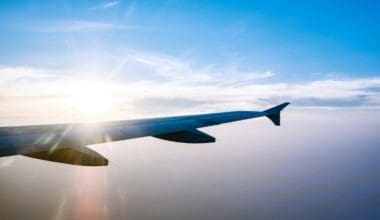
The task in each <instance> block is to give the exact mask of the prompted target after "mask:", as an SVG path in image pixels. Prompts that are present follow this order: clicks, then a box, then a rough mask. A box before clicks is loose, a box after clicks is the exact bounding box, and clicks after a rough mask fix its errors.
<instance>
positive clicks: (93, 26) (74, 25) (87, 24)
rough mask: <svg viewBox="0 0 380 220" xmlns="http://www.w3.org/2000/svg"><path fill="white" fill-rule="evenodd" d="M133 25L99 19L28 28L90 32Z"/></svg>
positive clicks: (119, 28)
mask: <svg viewBox="0 0 380 220" xmlns="http://www.w3.org/2000/svg"><path fill="white" fill-rule="evenodd" d="M130 28H133V27H127V26H122V25H117V24H112V23H104V22H97V21H75V20H74V21H53V22H49V23H44V24H39V25H35V26H33V27H28V28H26V30H28V31H33V32H46V33H54V32H81V31H83V32H90V31H109V30H127V29H130Z"/></svg>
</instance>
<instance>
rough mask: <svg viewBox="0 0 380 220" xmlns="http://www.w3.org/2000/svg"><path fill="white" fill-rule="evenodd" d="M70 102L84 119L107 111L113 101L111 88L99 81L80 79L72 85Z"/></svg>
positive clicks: (92, 117)
mask: <svg viewBox="0 0 380 220" xmlns="http://www.w3.org/2000/svg"><path fill="white" fill-rule="evenodd" d="M70 102H71V104H72V105H73V106H74V108H75V109H76V110H77V111H78V112H80V113H81V114H82V115H83V116H84V119H94V118H96V117H97V116H101V115H104V114H106V113H108V112H109V111H110V110H111V108H112V107H113V105H114V103H115V97H114V95H113V94H112V88H111V86H109V85H106V84H104V83H100V82H88V81H81V82H77V83H75V84H74V85H72V87H71V90H70Z"/></svg>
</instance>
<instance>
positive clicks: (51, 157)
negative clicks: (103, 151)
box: [22, 147, 108, 166]
mask: <svg viewBox="0 0 380 220" xmlns="http://www.w3.org/2000/svg"><path fill="white" fill-rule="evenodd" d="M22 155H24V156H27V157H32V158H36V159H41V160H48V161H53V162H58V163H67V164H73V165H82V166H107V165H108V160H107V159H106V158H105V157H103V156H102V155H100V154H99V153H97V152H95V151H93V150H91V149H90V148H87V147H77V148H58V149H55V150H44V151H34V152H29V153H23V154H22Z"/></svg>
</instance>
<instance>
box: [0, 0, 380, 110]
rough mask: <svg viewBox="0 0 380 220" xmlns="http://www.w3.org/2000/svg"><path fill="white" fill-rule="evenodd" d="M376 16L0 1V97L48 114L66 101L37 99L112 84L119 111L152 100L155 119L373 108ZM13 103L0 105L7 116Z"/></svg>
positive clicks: (372, 10)
mask: <svg viewBox="0 0 380 220" xmlns="http://www.w3.org/2000/svg"><path fill="white" fill-rule="evenodd" d="M379 9H380V4H379V3H378V2H376V1H362V2H360V3H359V2H354V1H344V2H343V1H336V2H333V3H332V2H329V1H314V2H310V1H308V2H299V1H290V2H286V4H285V3H283V2H280V1H264V2H263V1H39V2H38V4H37V3H36V2H35V1H6V2H4V1H3V2H1V3H0V28H1V29H2V34H1V35H0V45H1V48H2V50H1V51H0V60H1V63H0V67H1V68H2V69H1V71H0V74H1V75H2V78H3V80H2V82H0V83H1V84H0V85H1V88H2V91H3V92H2V95H3V97H5V98H6V97H14V96H17V97H25V96H29V97H33V99H28V100H34V102H33V103H31V104H30V105H31V109H33V106H34V107H35V109H38V108H39V106H41V105H43V104H42V103H45V102H49V103H51V106H57V107H56V108H55V109H53V110H52V111H53V112H55V111H57V110H56V109H60V108H61V107H62V105H65V104H64V103H67V100H66V101H62V100H61V101H60V100H59V99H60V98H57V99H55V100H54V101H56V102H61V104H62V105H60V104H54V101H52V100H51V98H50V101H47V100H43V99H46V98H41V97H46V96H49V97H51V96H54V97H67V96H73V94H67V92H65V91H64V90H66V88H67V87H70V86H71V84H77V82H83V81H85V82H90V84H91V85H93V84H99V82H102V83H104V84H105V86H104V87H111V88H112V89H111V90H112V91H109V93H110V94H111V95H113V96H117V97H118V98H117V99H118V100H117V101H115V103H117V105H118V106H124V107H125V109H124V107H123V111H124V110H126V109H127V110H129V111H132V112H135V113H138V112H140V113H141V112H145V113H150V112H149V111H148V112H146V106H149V105H152V103H153V104H157V103H165V105H164V106H162V108H161V107H160V106H158V105H159V104H157V109H152V111H151V112H155V111H159V112H160V113H171V112H176V110H175V109H181V108H184V107H186V108H187V109H188V110H189V111H210V110H219V109H233V108H238V107H247V108H252V107H256V106H259V107H260V106H269V105H272V104H276V102H279V101H282V100H283V99H287V100H289V101H292V102H293V103H294V104H295V106H299V107H305V106H306V107H340V108H341V107H360V108H377V107H378V106H379V105H380V104H379V103H380V101H379V100H380V98H379V87H380V82H379V75H380V47H379V44H378V43H377V41H378V39H380V30H379V29H378V28H377V24H378V23H379V21H380V15H379V14H378V13H377V12H378V11H379ZM125 85H128V88H126V87H127V86H125ZM53 87H54V88H56V89H55V90H54V91H53V92H52V90H53ZM90 87H91V86H90ZM92 87H94V86H92ZM20 88H22V92H20ZM117 88H120V89H117ZM104 89H105V88H104ZM126 90H127V91H126ZM191 91H193V92H191ZM197 91H198V92H197ZM76 92H77V91H76ZM208 93H210V94H208ZM120 94H124V98H123V95H120ZM125 94H128V95H125ZM248 95H251V97H249V96H248ZM131 96H133V97H134V98H131ZM136 96H139V97H138V98H136ZM215 97H228V98H226V99H225V100H224V101H223V100H215V99H216V98H215ZM22 101H23V103H24V104H25V100H22ZM10 102H12V103H10ZM15 102H17V101H15V100H13V101H9V103H8V104H6V105H7V106H14V109H13V112H17V109H18V108H19V107H20V106H19V105H20V104H15ZM74 103H75V102H74ZM205 103H206V104H205ZM27 105H29V104H27ZM139 105H140V107H136V106H139ZM168 106H173V108H172V109H171V108H168ZM191 107H194V108H191ZM132 108H136V109H134V110H132ZM11 109H12V108H11ZM36 114H38V113H36Z"/></svg>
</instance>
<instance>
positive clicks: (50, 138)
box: [0, 103, 289, 166]
mask: <svg viewBox="0 0 380 220" xmlns="http://www.w3.org/2000/svg"><path fill="white" fill-rule="evenodd" d="M288 104H289V103H283V104H280V105H277V106H275V107H273V108H270V109H267V110H265V111H235V112H223V113H211V114H200V115H189V116H176V117H164V118H152V119H140V120H126V121H112V122H101V123H92V124H91V123H87V124H86V123H82V124H80V123H78V124H58V125H36V126H19V127H2V128H0V156H10V155H17V154H22V155H24V156H28V157H33V158H37V159H42V160H49V161H54V162H61V163H69V164H75V165H84V166H104V165H107V164H108V161H107V159H106V158H104V157H103V156H102V155H100V154H98V153H97V152H95V151H93V150H91V149H89V148H87V147H86V145H92V144H98V143H105V142H111V141H119V140H126V139H132V138H139V137H146V136H153V137H156V138H159V139H163V140H168V141H175V142H181V143H212V142H215V138H214V137H212V136H210V135H208V134H206V133H204V132H201V131H199V130H198V128H203V127H208V126H213V125H218V124H224V123H229V122H234V121H240V120H245V119H251V118H257V117H264V116H265V117H267V118H269V119H270V120H271V121H272V122H273V124H274V125H276V126H279V125H280V112H281V111H282V110H283V109H284V108H285V107H286V106H287V105H288Z"/></svg>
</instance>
